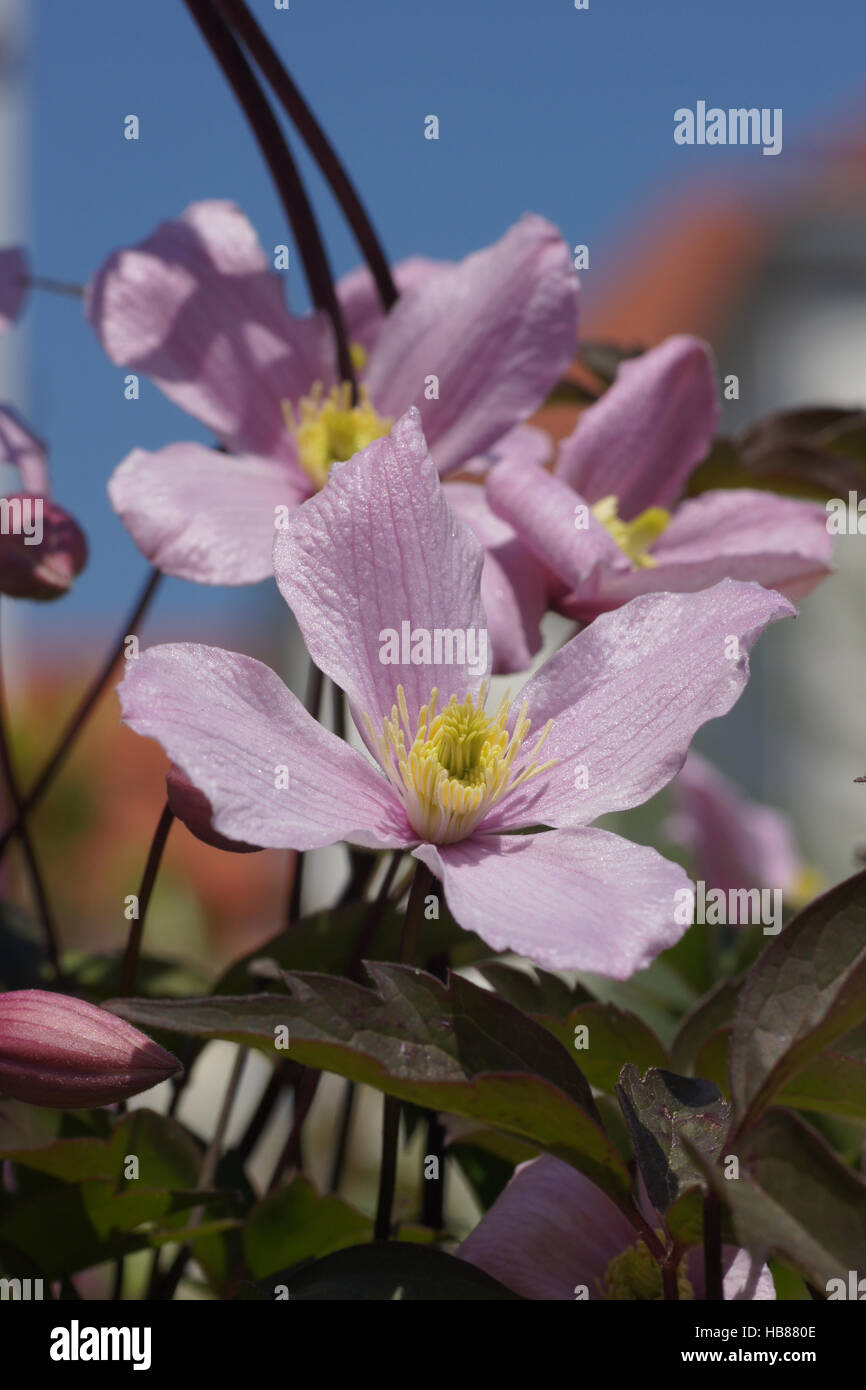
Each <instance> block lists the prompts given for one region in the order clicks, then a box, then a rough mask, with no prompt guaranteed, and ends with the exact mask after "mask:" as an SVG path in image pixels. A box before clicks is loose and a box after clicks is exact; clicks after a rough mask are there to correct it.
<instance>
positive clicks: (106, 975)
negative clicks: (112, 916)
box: [60, 951, 208, 1001]
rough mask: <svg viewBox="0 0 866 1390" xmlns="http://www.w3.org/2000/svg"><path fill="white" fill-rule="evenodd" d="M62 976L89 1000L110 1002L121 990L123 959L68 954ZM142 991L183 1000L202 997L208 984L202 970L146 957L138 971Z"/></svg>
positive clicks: (179, 963)
mask: <svg viewBox="0 0 866 1390" xmlns="http://www.w3.org/2000/svg"><path fill="white" fill-rule="evenodd" d="M60 964H61V971H62V973H63V974H64V975H65V976H67V977H68V978H70V979H71V980H73V981H74V983H75V985H76V986H77V988H78V990H80V992H81V993H82V994H86V995H87V997H88V998H90V999H94V1000H97V1001H101V1000H103V999H110V998H111V997H112V996H113V995H116V994H117V991H118V990H119V989H120V980H121V974H122V971H123V958H122V956H116V955H96V956H95V955H93V954H91V953H90V952H85V951H67V952H65V953H64V955H63V957H62V958H61V962H60ZM135 982H136V986H137V988H138V989H140V990H141V992H142V993H143V994H146V995H147V996H148V998H151V999H153V998H164V997H165V996H166V995H169V996H170V997H177V998H178V999H181V998H183V997H185V996H187V995H190V994H201V993H202V991H203V990H205V989H207V987H208V981H207V980H206V979H205V978H204V976H203V975H200V974H199V973H198V971H196V970H193V969H191V968H190V967H189V966H187V965H184V964H182V963H181V962H180V961H176V960H167V959H162V958H159V957H156V956H143V957H142V959H141V960H140V961H139V963H138V968H137V969H136V972H135Z"/></svg>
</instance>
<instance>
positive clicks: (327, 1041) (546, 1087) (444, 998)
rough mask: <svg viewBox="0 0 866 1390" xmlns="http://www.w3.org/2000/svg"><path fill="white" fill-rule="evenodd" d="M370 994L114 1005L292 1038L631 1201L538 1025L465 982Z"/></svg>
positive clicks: (204, 1025) (139, 1018) (154, 1018)
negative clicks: (553, 1158)
mask: <svg viewBox="0 0 866 1390" xmlns="http://www.w3.org/2000/svg"><path fill="white" fill-rule="evenodd" d="M369 972H370V975H371V978H372V979H373V981H374V984H375V986H376V989H375V990H371V989H366V988H364V987H362V986H361V985H356V984H354V983H352V982H351V981H348V980H341V979H335V978H333V977H332V976H329V975H312V974H307V975H286V977H285V980H286V984H287V986H288V988H289V990H290V994H289V995H287V996H285V997H283V996H279V995H267V994H262V995H250V996H246V997H243V998H230V997H216V998H211V999H196V1000H188V1001H180V1000H165V1001H161V1002H158V1003H157V1002H153V1001H149V1000H145V999H134V1000H117V1001H115V1002H114V1004H113V1006H112V1007H113V1008H114V1011H115V1012H116V1013H118V1014H120V1015H121V1016H122V1017H124V1018H128V1019H129V1020H130V1021H131V1022H135V1023H137V1024H139V1025H141V1026H143V1027H145V1028H148V1029H149V1028H151V1027H158V1028H166V1029H168V1030H170V1031H171V1030H174V1031H177V1032H182V1033H187V1034H192V1035H194V1036H196V1037H207V1038H226V1039H229V1040H233V1041H237V1042H243V1043H245V1044H248V1045H250V1046H254V1047H259V1048H262V1049H263V1050H264V1051H266V1052H268V1053H270V1054H271V1055H273V1046H274V1038H275V1030H276V1029H278V1028H280V1027H287V1028H288V1030H289V1038H290V1047H289V1054H290V1056H291V1058H292V1060H293V1061H297V1062H300V1063H302V1064H303V1065H305V1066H310V1067H315V1068H317V1069H318V1070H320V1071H330V1072H335V1073H336V1074H337V1075H338V1076H345V1077H347V1078H348V1079H349V1080H351V1081H357V1082H362V1083H364V1084H366V1085H370V1086H373V1087H375V1088H376V1089H378V1090H381V1091H386V1092H387V1093H388V1094H389V1095H394V1096H397V1097H398V1099H400V1100H408V1101H412V1102H414V1103H415V1104H416V1105H422V1106H425V1107H426V1108H428V1109H431V1110H444V1111H447V1112H449V1113H451V1114H455V1115H463V1116H467V1117H469V1118H472V1119H476V1120H478V1121H480V1122H481V1123H482V1124H483V1125H487V1126H490V1127H492V1128H496V1129H504V1130H507V1131H509V1132H511V1133H515V1134H519V1135H521V1136H523V1137H524V1138H526V1139H530V1140H532V1141H533V1142H534V1143H537V1144H538V1145H539V1146H541V1147H543V1148H545V1149H547V1150H548V1151H549V1152H551V1153H555V1154H557V1155H558V1156H559V1157H560V1158H563V1159H564V1160H565V1161H566V1162H568V1163H571V1164H573V1165H574V1167H576V1168H579V1169H580V1170H581V1172H584V1173H585V1174H586V1175H587V1177H589V1178H590V1179H591V1180H592V1181H594V1182H595V1183H596V1184H597V1185H598V1186H600V1187H602V1188H603V1189H604V1190H605V1191H607V1192H609V1193H610V1195H611V1196H612V1197H613V1198H614V1200H616V1201H620V1202H626V1203H628V1201H629V1190H630V1180H629V1176H628V1172H627V1170H626V1168H625V1165H624V1164H623V1163H622V1161H621V1159H620V1158H619V1156H618V1154H617V1152H616V1149H615V1148H614V1146H613V1144H612V1143H611V1142H610V1140H609V1139H608V1137H607V1136H606V1134H605V1133H604V1131H603V1129H602V1127H601V1124H600V1121H599V1116H598V1111H597V1110H596V1107H595V1103H594V1101H593V1098H592V1092H591V1090H590V1087H589V1085H588V1083H587V1081H586V1079H585V1077H584V1076H583V1074H582V1072H581V1071H580V1069H579V1068H578V1066H577V1065H576V1063H575V1062H574V1060H573V1059H572V1057H570V1056H569V1054H568V1053H567V1052H566V1051H565V1049H564V1048H563V1047H562V1046H561V1044H560V1043H558V1042H557V1040H556V1039H555V1038H554V1037H552V1035H551V1034H550V1033H549V1032H548V1031H547V1029H546V1028H544V1027H543V1026H542V1025H541V1024H539V1023H536V1022H535V1021H534V1020H533V1019H530V1018H528V1017H526V1015H525V1014H522V1013H520V1012H519V1010H517V1009H515V1008H514V1007H513V1006H512V1005H511V1004H508V1003H507V1002H506V1001H505V1000H504V999H499V998H498V997H497V996H496V995H495V994H492V993H491V992H490V991H489V990H485V989H479V988H478V987H477V986H476V985H472V984H470V983H469V982H468V981H467V980H464V979H462V978H461V977H460V976H458V975H451V976H450V977H449V981H448V984H447V985H445V984H443V983H442V981H440V980H438V979H436V977H435V976H433V975H428V974H425V973H424V972H423V971H421V970H417V969H414V968H412V967H410V966H405V965H381V964H371V965H370V966H369Z"/></svg>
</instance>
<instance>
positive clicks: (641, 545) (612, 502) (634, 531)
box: [592, 496, 671, 569]
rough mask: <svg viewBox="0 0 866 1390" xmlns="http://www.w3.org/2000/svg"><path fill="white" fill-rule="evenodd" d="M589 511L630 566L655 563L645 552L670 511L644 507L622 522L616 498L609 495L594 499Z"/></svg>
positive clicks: (647, 565)
mask: <svg viewBox="0 0 866 1390" xmlns="http://www.w3.org/2000/svg"><path fill="white" fill-rule="evenodd" d="M592 513H593V516H594V517H596V519H597V520H598V521H600V522H601V524H602V526H604V527H605V528H606V530H607V531H608V532H609V533H610V535H611V536H612V538H613V539H614V540H615V541H616V543H617V545H618V546H619V548H620V550H621V551H622V552H623V554H624V555H627V556H628V558H629V559H630V560H631V562H632V564H633V565H636V566H637V567H638V568H640V569H646V568H649V567H650V566H652V565H655V564H656V563H657V561H656V560H654V559H653V557H652V555H650V554H648V552H649V551H650V550H651V549H652V547H653V546H654V545H655V543H656V541H657V540H658V538H659V536H660V535H661V534H662V532H663V531H664V530H665V529H666V528H667V525H668V523H669V522H670V519H671V514H670V512H668V511H665V509H664V507H648V508H647V510H646V511H645V512H641V513H640V514H639V515H638V516H636V517H634V518H633V519H632V520H631V521H623V520H622V518H621V517H620V516H619V513H618V509H617V500H616V498H615V497H614V496H610V497H602V498H601V500H600V501H599V502H596V503H595V505H594V506H593V508H592Z"/></svg>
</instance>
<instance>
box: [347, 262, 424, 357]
mask: <svg viewBox="0 0 866 1390" xmlns="http://www.w3.org/2000/svg"><path fill="white" fill-rule="evenodd" d="M450 264H451V262H450V261H434V260H431V259H430V257H429V256H409V257H407V259H406V260H405V261H398V262H397V264H396V265H392V267H391V276H392V278H393V281H394V284H395V285H396V286H397V289H398V290H399V292H400V294H405V293H406V291H407V290H411V289H414V287H415V286H416V285H423V284H424V281H425V280H429V279H430V276H431V275H435V274H437V272H438V271H440V270H443V269H445V267H446V266H448V265H450ZM336 289H337V298H338V300H339V301H340V308H341V309H342V311H343V317H344V319H345V323H346V331H347V333H348V335H349V340H350V342H352V343H357V344H358V346H359V347H362V348H363V349H364V351H365V352H367V353H369V352H371V351H372V349H373V347H374V346H375V343H376V339H377V338H378V336H379V332H380V330H381V327H382V324H383V323H384V322H385V313H384V310H383V308H382V301H381V299H380V298H379V291H378V290H377V289H376V282H375V280H374V279H373V276H372V274H371V272H370V269H369V267H368V266H366V265H359V266H358V267H357V268H356V269H355V270H350V271H349V273H348V275H343V276H342V277H341V278H340V279H339V280H338V281H337V286H336Z"/></svg>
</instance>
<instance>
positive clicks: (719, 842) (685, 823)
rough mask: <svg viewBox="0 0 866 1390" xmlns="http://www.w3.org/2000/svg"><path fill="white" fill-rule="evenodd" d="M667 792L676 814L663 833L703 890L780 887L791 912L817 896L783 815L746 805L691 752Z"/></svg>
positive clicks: (815, 885) (817, 879)
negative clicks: (681, 851) (681, 850)
mask: <svg viewBox="0 0 866 1390" xmlns="http://www.w3.org/2000/svg"><path fill="white" fill-rule="evenodd" d="M671 791H672V793H673V797H674V807H675V810H674V813H673V815H671V816H670V817H669V819H668V822H667V825H666V830H667V833H668V835H669V836H670V837H671V839H673V840H674V842H676V843H679V844H681V845H683V846H684V847H685V849H687V850H688V852H689V854H690V855H691V861H690V862H691V863H692V866H693V868H694V870H695V873H696V876H697V877H698V878H701V879H702V880H703V881H704V883H705V884H706V885H707V888H709V889H712V888H719V889H721V891H722V892H723V893H727V892H729V891H730V890H731V889H737V888H778V889H780V890H781V892H782V894H783V896H784V899H785V902H786V903H787V904H788V905H789V906H790V907H793V908H798V907H802V906H804V905H805V904H806V903H807V902H809V900H810V899H811V898H813V897H814V896H815V895H816V894H817V893H818V892H819V891H820V886H821V881H820V877H819V875H818V874H817V873H816V872H815V870H813V869H809V868H807V867H806V866H805V865H804V864H803V862H802V859H801V857H800V854H799V852H798V850H797V844H796V840H795V838H794V831H793V828H792V826H791V822H790V821H789V820H788V818H787V816H785V815H783V814H782V812H781V811H777V810H775V809H774V807H772V806H761V805H759V804H758V803H757V802H755V801H750V800H749V799H748V798H747V797H746V796H744V795H743V793H742V792H741V791H740V790H739V788H737V787H736V786H735V785H734V784H733V782H731V781H729V780H728V778H727V777H725V776H723V775H722V773H721V772H719V770H718V768H715V767H713V765H712V763H709V762H707V760H706V759H705V758H702V757H701V756H700V754H698V753H696V752H694V750H692V751H691V752H690V753H689V756H688V757H687V759H686V761H685V764H684V766H683V768H682V771H681V772H679V773H678V774H677V776H676V778H675V779H674V781H673V782H672V783H671Z"/></svg>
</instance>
